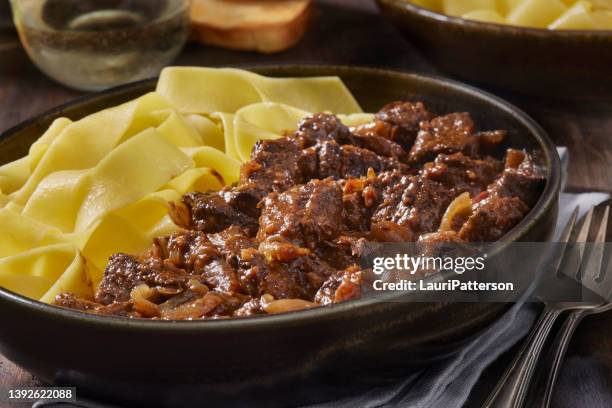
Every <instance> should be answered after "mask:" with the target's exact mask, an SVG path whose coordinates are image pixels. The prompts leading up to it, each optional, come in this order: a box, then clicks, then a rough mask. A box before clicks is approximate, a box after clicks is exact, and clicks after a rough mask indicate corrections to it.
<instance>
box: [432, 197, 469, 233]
mask: <svg viewBox="0 0 612 408" xmlns="http://www.w3.org/2000/svg"><path fill="white" fill-rule="evenodd" d="M471 214H472V199H471V198H470V193H467V192H465V193H463V194H460V195H459V196H458V197H457V198H455V199H454V200H453V201H452V202H451V203H450V204H449V206H448V208H447V209H446V212H445V213H444V215H443V216H442V221H441V222H440V228H439V229H438V230H439V231H453V225H454V224H453V220H454V219H455V217H461V219H464V220H465V219H467V218H468V217H469V216H470V215H471Z"/></svg>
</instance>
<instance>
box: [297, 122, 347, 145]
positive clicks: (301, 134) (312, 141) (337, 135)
mask: <svg viewBox="0 0 612 408" xmlns="http://www.w3.org/2000/svg"><path fill="white" fill-rule="evenodd" d="M293 137H294V138H295V140H296V141H297V142H298V145H299V146H300V147H301V148H302V149H305V148H308V147H311V146H314V145H316V144H319V143H323V142H327V141H332V140H333V141H335V142H337V143H338V144H353V143H354V141H353V135H352V134H351V131H350V130H349V128H348V127H347V126H345V125H344V124H343V123H342V121H340V119H339V118H338V117H337V116H335V115H330V114H328V113H317V114H315V115H312V116H309V117H307V118H304V119H303V120H302V121H301V122H300V124H299V125H298V128H297V130H296V132H295V134H294V135H293Z"/></svg>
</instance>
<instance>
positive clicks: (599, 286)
mask: <svg viewBox="0 0 612 408" xmlns="http://www.w3.org/2000/svg"><path fill="white" fill-rule="evenodd" d="M609 217H610V206H609V205H608V206H606V207H605V209H604V212H603V216H602V217H601V223H600V225H599V228H598V230H597V235H596V236H595V240H594V241H593V244H592V249H591V251H590V253H589V256H588V259H586V260H585V263H584V271H583V274H582V284H583V285H584V286H586V287H587V288H589V289H590V290H592V291H593V292H595V293H597V294H598V295H600V296H602V297H604V298H606V299H607V298H608V295H609V291H610V287H609V281H610V280H611V279H612V277H611V276H605V272H604V271H603V270H602V269H603V268H602V267H603V262H604V257H605V249H606V248H605V243H606V234H607V229H608V219H609ZM581 232H582V231H581Z"/></svg>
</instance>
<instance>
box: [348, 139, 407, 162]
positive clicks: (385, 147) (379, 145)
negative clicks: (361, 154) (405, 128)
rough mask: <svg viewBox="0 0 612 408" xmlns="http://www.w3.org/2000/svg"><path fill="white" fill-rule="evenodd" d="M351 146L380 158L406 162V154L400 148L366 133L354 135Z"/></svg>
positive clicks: (392, 142)
mask: <svg viewBox="0 0 612 408" xmlns="http://www.w3.org/2000/svg"><path fill="white" fill-rule="evenodd" d="M353 144H354V145H356V146H359V147H361V148H364V149H368V150H370V151H372V152H374V153H376V154H377V155H380V156H384V157H391V158H393V159H396V160H398V161H408V153H407V152H406V150H404V149H403V148H402V146H400V145H399V144H397V143H395V142H394V141H393V140H390V139H387V138H384V137H381V136H377V135H374V134H368V133H365V134H356V135H354V142H353Z"/></svg>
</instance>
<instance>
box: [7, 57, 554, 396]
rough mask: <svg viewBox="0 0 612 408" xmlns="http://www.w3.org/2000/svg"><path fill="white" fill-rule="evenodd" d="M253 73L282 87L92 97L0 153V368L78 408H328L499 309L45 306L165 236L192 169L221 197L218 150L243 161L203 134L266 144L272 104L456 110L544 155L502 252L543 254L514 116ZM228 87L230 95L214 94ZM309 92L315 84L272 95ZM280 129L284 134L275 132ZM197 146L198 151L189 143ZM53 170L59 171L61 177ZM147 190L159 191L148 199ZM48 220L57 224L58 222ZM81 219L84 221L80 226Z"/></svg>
mask: <svg viewBox="0 0 612 408" xmlns="http://www.w3.org/2000/svg"><path fill="white" fill-rule="evenodd" d="M252 71H254V72H256V73H259V74H263V75H267V76H270V77H278V78H279V79H276V78H274V79H271V78H266V77H261V76H259V75H254V74H253V73H251V72H245V71H240V72H238V71H236V70H226V71H211V70H210V69H198V68H196V69H193V68H177V69H170V70H168V71H165V73H163V74H162V77H161V80H160V82H159V83H157V82H156V80H150V81H144V82H140V83H136V84H132V85H127V86H123V87H120V88H116V89H113V90H110V91H106V92H103V93H99V94H94V95H92V96H88V97H86V98H84V99H81V100H78V101H75V102H73V103H70V104H68V105H66V106H63V107H59V108H57V109H54V110H52V111H50V112H47V113H45V114H43V115H41V116H39V117H37V118H34V119H32V120H30V121H28V122H25V123H23V124H21V125H19V126H17V127H15V128H13V129H11V130H9V131H7V132H5V133H4V134H3V135H2V136H1V137H0V152H1V160H2V162H3V163H16V164H13V165H12V166H9V167H8V168H7V167H6V166H5V167H2V172H0V174H1V175H2V176H0V183H2V185H3V188H4V189H5V192H4V193H3V194H2V198H3V199H4V200H5V201H4V206H3V207H4V208H2V209H1V210H0V217H3V218H2V223H0V234H1V235H2V237H3V238H2V239H3V242H4V243H5V244H6V245H3V246H2V248H0V250H1V251H3V253H2V256H3V258H2V259H0V262H2V265H0V322H1V324H2V331H1V332H0V352H1V353H2V354H4V355H5V356H6V357H7V358H9V359H11V360H12V361H14V362H15V363H17V364H19V365H20V366H22V367H23V368H25V369H27V370H29V371H31V372H32V373H33V374H35V375H37V376H38V377H39V378H41V379H42V380H44V381H46V382H49V383H54V384H69V385H71V386H75V385H76V386H77V387H78V391H79V395H81V396H85V395H88V394H93V395H95V396H96V397H101V398H106V399H108V400H111V401H113V400H115V401H117V400H118V401H121V402H122V403H123V404H126V403H127V404H129V403H133V404H137V405H144V406H157V405H160V404H163V405H165V406H188V405H198V404H201V402H202V401H203V400H204V399H205V400H206V402H207V403H208V404H210V405H211V406H220V405H222V406H245V405H250V406H252V400H251V398H254V397H257V401H259V403H260V404H261V405H265V406H273V405H274V406H277V405H278V406H280V405H287V404H289V403H291V404H298V403H301V404H306V403H309V402H313V401H314V400H322V399H325V398H328V397H332V396H336V397H337V395H335V393H336V392H337V390H336V389H335V388H334V387H333V384H334V382H342V383H347V381H350V382H351V383H352V384H355V385H356V386H358V385H361V384H365V383H368V382H371V381H372V379H373V378H374V377H376V375H377V374H386V375H393V374H394V373H398V372H401V371H405V370H407V369H410V368H412V367H415V366H421V365H423V364H427V363H430V362H432V361H435V360H437V359H440V358H443V357H445V356H448V355H449V354H450V353H452V352H453V351H454V350H456V347H457V345H459V344H464V343H465V342H466V341H469V340H470V339H472V338H473V337H474V336H475V335H477V334H478V333H479V331H480V330H482V329H483V328H484V327H486V326H487V325H488V324H490V323H491V322H492V321H493V320H494V319H496V318H497V317H499V316H500V315H501V313H503V312H504V311H505V310H507V307H508V306H507V305H506V304H503V303H461V304H436V303H410V302H398V301H393V300H396V297H397V296H398V295H397V294H394V293H389V294H381V295H380V296H378V295H377V296H372V297H363V298H361V299H356V300H352V301H348V302H343V303H338V304H333V305H329V306H325V307H319V308H313V309H309V310H303V311H299V312H295V313H283V314H277V315H270V316H264V317H249V318H237V319H219V320H202V321H183V322H179V321H170V322H168V321H161V320H146V319H126V318H120V317H108V316H99V315H92V314H86V313H82V312H79V311H74V310H70V309H64V308H59V307H56V306H52V305H50V304H48V301H49V298H52V296H53V295H54V294H56V293H57V292H58V290H59V289H58V288H64V289H65V288H71V289H72V290H73V291H78V290H80V289H79V288H87V285H84V282H85V283H86V282H87V281H90V280H95V279H96V273H99V269H100V267H99V266H97V263H98V262H102V263H105V262H106V261H107V258H106V259H105V258H104V257H105V256H107V255H108V251H110V253H112V252H114V251H116V247H117V246H121V247H122V248H128V249H129V248H131V247H130V246H133V247H134V248H135V247H138V246H139V245H142V243H147V245H148V243H150V239H151V236H157V235H159V234H160V233H162V232H163V231H167V230H168V228H172V226H171V225H170V224H169V223H168V222H167V221H168V219H167V218H166V215H167V213H168V209H167V203H168V201H169V200H172V199H176V197H175V196H176V194H174V193H172V191H174V192H175V193H176V192H177V191H182V190H190V189H205V188H219V187H220V186H219V185H218V181H217V180H218V178H217V177H210V175H211V173H210V172H208V171H206V170H205V169H206V168H214V169H215V170H216V172H217V173H222V174H223V179H225V180H232V178H235V177H236V172H237V170H238V163H237V162H233V161H231V160H229V161H228V159H227V157H225V155H227V154H228V146H229V148H231V149H234V150H233V153H230V154H229V156H230V157H237V158H240V157H241V155H243V154H245V152H244V151H243V150H244V146H242V145H241V143H236V144H234V145H231V143H232V142H231V141H228V140H227V139H226V140H225V143H222V142H220V140H221V139H222V138H223V137H222V136H221V139H218V138H215V137H214V135H221V134H219V133H218V131H219V129H220V128H219V127H212V128H211V127H210V126H211V124H215V126H216V125H219V124H220V125H222V126H223V129H228V128H229V127H230V126H232V125H239V126H243V130H246V133H245V135H246V136H244V138H248V137H249V136H248V135H251V136H253V138H261V137H265V136H266V135H268V136H269V133H265V132H264V133H262V132H263V129H267V131H268V132H272V133H274V132H277V133H282V132H284V131H286V130H287V127H289V128H290V127H291V126H295V124H294V122H296V120H295V118H294V117H292V116H291V115H290V114H288V113H290V112H291V110H280V111H279V110H278V109H277V106H276V105H274V103H280V102H282V103H284V104H288V105H291V104H294V105H296V106H301V107H302V108H303V109H304V110H307V109H312V110H314V111H316V110H321V111H325V110H329V111H332V112H335V113H344V114H360V115H361V114H362V112H361V109H363V110H364V111H366V112H368V111H372V110H374V109H377V108H378V107H380V106H382V105H384V104H386V103H387V102H389V101H393V100H402V99H403V100H422V101H424V102H425V103H427V104H428V106H431V109H433V110H435V111H437V112H454V111H457V110H461V111H469V112H473V114H474V117H475V120H477V121H478V123H480V124H481V125H482V126H484V127H486V128H493V129H498V128H503V129H507V130H508V141H507V142H508V144H509V145H511V146H514V147H517V148H525V149H537V150H538V151H540V152H541V154H542V160H543V168H544V171H545V175H546V184H545V186H544V190H543V192H542V194H541V196H540V198H539V200H538V201H537V203H536V204H535V206H534V207H533V209H532V210H531V211H530V212H529V214H528V215H527V216H526V217H525V218H524V219H523V221H522V222H521V223H520V224H519V225H518V226H517V227H515V228H514V229H513V230H512V231H510V232H509V233H508V234H507V235H506V236H504V238H503V239H502V240H501V241H500V242H499V245H500V246H503V245H506V244H507V243H510V242H515V241H528V242H529V241H545V240H547V239H549V238H550V236H551V234H552V231H553V229H554V226H555V223H556V214H557V205H558V204H557V200H558V194H559V188H560V187H559V186H560V163H559V159H558V156H557V153H556V149H555V146H554V144H553V143H552V142H551V141H550V139H549V138H548V137H547V135H546V134H545V132H544V131H543V130H542V129H541V128H540V127H539V126H538V125H537V124H536V123H534V122H533V121H532V120H531V119H530V118H529V117H528V116H526V115H525V114H524V113H522V112H521V111H519V110H518V109H516V108H515V107H513V106H511V105H509V104H507V103H506V102H504V101H501V100H500V99H498V98H496V97H494V96H492V95H489V94H486V93H484V92H482V91H479V90H477V89H474V88H471V87H469V86H465V85H461V84H459V83H455V82H452V81H446V80H441V79H436V78H432V77H425V76H419V75H414V74H407V73H400V72H393V71H385V70H377V69H365V68H357V67H331V66H281V67H259V68H252ZM211 72H213V73H214V74H215V75H216V76H215V75H213V76H211ZM224 76H225V77H226V79H227V78H230V79H231V81H230V82H224V81H222V79H223V77H224ZM321 76H325V78H317V79H315V80H313V81H312V80H311V82H303V81H296V80H294V79H283V78H287V77H290V78H297V77H321ZM336 76H337V77H336ZM213 77H214V78H215V79H216V80H215V81H211V80H210V79H211V78H213ZM340 80H341V81H342V82H340ZM236 81H238V85H237V87H232V86H231V85H230V83H232V84H236V83H237V82H236ZM270 83H273V85H271V86H270ZM156 84H157V87H156ZM343 84H344V85H346V88H345V86H344V85H343ZM237 90H241V92H237ZM249 90H251V91H253V90H257V92H255V91H254V92H250V91H249ZM347 90H348V91H350V93H352V95H354V97H355V99H353V98H352V97H348V95H349V94H347V93H346V92H347ZM262 99H264V102H262V101H261V100H262ZM273 101H276V102H273ZM260 102H261V103H264V105H263V107H264V108H265V109H272V110H274V112H276V113H275V114H274V115H277V114H278V116H274V118H275V120H274V121H270V120H263V119H261V118H262V117H263V118H265V115H263V116H262V115H261V112H259V113H260V114H259V115H255V116H252V118H255V119H254V122H250V124H249V126H244V123H242V124H241V123H240V122H239V121H234V120H233V119H232V118H231V117H229V116H227V117H225V118H224V117H223V114H222V113H223V112H225V114H227V115H233V114H236V112H237V111H238V110H239V109H240V107H242V106H245V105H248V104H252V103H256V104H257V103H260ZM357 103H358V104H357ZM206 112H220V113H216V114H209V113H206ZM192 115H196V116H198V118H194V117H192ZM62 118H64V119H62ZM257 118H259V120H258V119H257ZM213 119H214V120H213ZM234 119H235V118H234ZM279 120H280V121H281V122H283V121H284V122H283V123H282V126H276V125H275V124H276V123H278V121H279ZM186 123H187V124H189V125H186ZM207 126H208V128H207ZM270 126H271V127H270ZM206 129H208V130H206ZM152 132H153V133H152ZM198 134H199V135H200V136H202V135H204V134H207V135H212V137H210V138H208V139H205V140H203V139H201V138H199V137H198V136H197V135H198ZM226 134H227V132H226ZM41 135H43V137H42V138H41ZM67 135H68V136H67ZM262 135H263V136H262ZM193 137H195V139H197V140H198V143H196V144H194V143H193V140H194V139H192V138H193ZM234 141H236V140H234ZM228 143H229V144H228ZM219 145H221V146H219ZM77 146H78V147H77ZM176 146H182V147H181V148H180V149H177V148H176ZM214 146H217V147H214ZM211 149H213V150H211ZM57 152H61V154H60V155H58V156H54V155H56V153H57ZM181 152H182V153H183V155H181ZM103 153H105V155H104V154H103ZM184 155H189V157H190V158H191V161H187V162H185V159H184V157H183V156H184ZM102 156H104V157H102ZM24 157H25V159H20V158H24ZM160 157H161V158H162V159H159V158H160ZM19 160H22V161H19ZM66 163H71V164H70V166H71V167H72V169H70V170H69V169H66V168H64V169H63V170H59V169H60V168H61V167H62V166H64V167H65V166H67V164H66ZM41 166H42V167H41ZM190 166H191V167H190ZM194 166H195V167H194ZM142 169H144V170H145V171H144V172H143V171H142ZM8 170H10V171H8ZM178 170H180V171H183V173H181V175H179V176H177V171H178ZM37 171H38V172H39V173H37ZM43 173H47V176H44V177H43ZM20 174H21V175H23V174H25V175H26V176H27V177H25V178H26V179H27V180H26V179H23V177H22V178H21V179H19V177H17V175H20ZM49 174H51V177H49ZM54 174H55V175H54ZM184 174H187V175H184ZM53 175H54V176H53ZM2 177H3V178H2ZM36 177H38V178H39V180H38V181H30V183H32V186H31V187H28V184H27V183H28V180H36ZM109 177H110V178H111V179H112V183H110V182H109ZM155 177H156V178H157V185H161V186H163V188H157V189H155V188H153V189H152V191H153V192H147V191H146V190H144V186H147V185H149V186H150V185H153V184H154V183H153V184H151V183H152V182H151V180H153V179H154V178H155ZM164 177H166V179H167V180H166V179H164ZM176 177H180V179H178V180H177V179H176ZM42 179H44V180H46V181H44V182H41V181H40V180H42ZM160 180H161V181H160ZM9 181H10V182H12V183H13V184H12V187H11V184H10V183H9ZM99 181H103V182H104V183H102V184H96V183H98V182H99ZM123 182H127V183H128V184H125V185H121V183H123ZM41 183H42V184H43V185H44V186H45V188H44V189H40V188H39V186H40V184H41ZM215 183H216V184H215ZM34 184H36V185H34ZM118 184H119V187H120V188H116V187H117V185H118ZM24 186H25V188H24ZM91 186H94V187H95V186H100V187H99V188H97V187H95V188H90V187H91ZM60 187H61V188H60ZM11 188H12V189H13V190H14V191H17V192H21V193H20V194H28V195H29V196H30V197H32V196H35V195H36V194H40V196H35V198H36V200H34V201H32V202H35V201H37V200H42V201H41V202H44V203H45V205H38V206H37V207H36V208H34V207H35V206H34V205H33V204H31V205H30V206H29V207H28V205H26V206H25V207H23V208H21V207H19V202H18V201H15V200H16V199H19V193H18V194H14V195H10V194H8V195H7V194H6V193H7V192H8V189H11ZM83 189H86V190H87V191H88V193H87V194H89V193H91V192H92V191H93V192H95V194H94V197H95V200H89V201H88V200H84V199H83V196H84V194H83V191H84V190H83ZM150 190H151V189H150ZM51 191H53V194H50V193H49V192H51ZM87 194H86V196H87ZM6 200H9V201H8V204H7V201H6ZM75 200H79V201H78V207H79V211H74V203H75ZM117 200H119V204H117V202H118V201H117ZM121 200H123V201H121ZM26 201H31V198H30V199H29V200H26ZM126 202H127V203H129V204H127V205H126V204H125V203H126ZM52 203H56V205H57V206H59V207H61V209H62V210H61V211H54V210H53V207H54V206H53V205H51V204H52ZM71 203H72V204H71ZM110 203H115V204H117V205H114V204H113V205H114V207H113V206H111V204H110ZM117 206H119V207H121V208H115V207H117ZM111 207H112V208H111ZM39 215H41V217H43V218H42V219H39V220H38V221H37V217H38V218H40V217H39ZM93 218H95V219H97V220H98V221H97V222H96V223H93V224H92V223H91V222H90V220H91V219H93ZM43 221H44V222H43ZM49 224H52V225H54V229H51V228H49V227H48V225H49ZM44 225H47V227H44ZM10 251H12V255H11V256H7V254H9V252H10ZM105 251H106V252H105ZM7 259H8V260H7ZM84 260H86V261H84ZM84 263H86V264H87V265H88V268H84V267H83V264H84ZM102 266H103V265H102ZM7 270H8V272H7ZM26 270H27V271H29V272H28V273H26ZM57 270H61V271H62V273H60V274H59V275H60V276H59V277H58V276H57V275H58V273H57V272H54V271H57ZM83 271H85V272H83ZM98 279H99V276H98ZM9 286H10V287H11V288H12V290H8V289H6V288H7V287H9ZM84 290H85V289H84ZM17 292H19V293H21V294H18V293H17ZM35 299H38V300H35ZM313 390H316V392H313ZM266 404H267V405H266Z"/></svg>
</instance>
